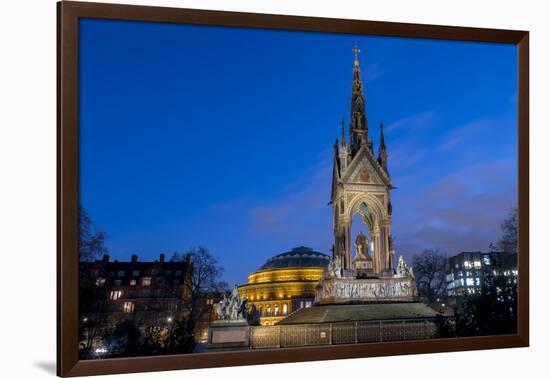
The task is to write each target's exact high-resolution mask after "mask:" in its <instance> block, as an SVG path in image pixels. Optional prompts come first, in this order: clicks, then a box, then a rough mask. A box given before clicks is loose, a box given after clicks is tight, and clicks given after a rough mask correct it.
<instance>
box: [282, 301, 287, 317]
mask: <svg viewBox="0 0 550 378" xmlns="http://www.w3.org/2000/svg"><path fill="white" fill-rule="evenodd" d="M287 312H288V305H287V304H286V303H285V304H284V305H283V315H286V313H287Z"/></svg>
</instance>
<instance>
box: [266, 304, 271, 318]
mask: <svg viewBox="0 0 550 378" xmlns="http://www.w3.org/2000/svg"><path fill="white" fill-rule="evenodd" d="M265 315H266V316H271V307H270V306H269V305H267V306H266V308H265Z"/></svg>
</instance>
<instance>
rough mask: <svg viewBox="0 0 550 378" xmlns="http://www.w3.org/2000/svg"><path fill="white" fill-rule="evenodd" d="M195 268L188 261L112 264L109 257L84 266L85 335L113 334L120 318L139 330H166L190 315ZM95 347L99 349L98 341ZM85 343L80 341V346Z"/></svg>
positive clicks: (134, 258) (82, 319)
mask: <svg viewBox="0 0 550 378" xmlns="http://www.w3.org/2000/svg"><path fill="white" fill-rule="evenodd" d="M192 270H193V269H192V265H191V263H190V261H189V260H186V261H166V260H165V255H164V254H160V258H159V259H158V260H156V261H138V257H137V256H136V255H132V258H131V260H130V261H117V260H115V261H110V259H109V256H108V255H105V256H103V259H101V260H96V261H93V262H81V263H80V328H81V331H82V334H83V336H84V339H89V337H88V335H87V333H90V332H93V333H97V334H99V335H101V334H103V333H106V334H109V332H110V330H112V329H114V327H116V326H117V324H118V323H119V322H120V321H122V320H132V321H133V322H134V323H135V324H136V325H138V327H157V328H159V329H166V328H167V327H169V326H170V324H171V323H172V322H174V321H175V320H178V319H183V318H185V317H186V316H187V309H186V306H185V303H186V301H187V300H188V298H189V295H190V294H189V288H190V280H191V276H192ZM92 340H94V345H92V346H94V347H95V346H96V345H95V344H97V345H101V342H102V341H101V340H102V337H97V338H95V339H92ZM85 344H86V341H85V340H81V343H80V346H81V347H86V346H87V347H90V345H85Z"/></svg>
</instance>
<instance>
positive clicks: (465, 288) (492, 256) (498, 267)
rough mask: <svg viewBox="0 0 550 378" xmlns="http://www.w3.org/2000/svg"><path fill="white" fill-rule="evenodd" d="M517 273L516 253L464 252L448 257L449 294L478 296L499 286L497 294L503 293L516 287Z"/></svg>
mask: <svg viewBox="0 0 550 378" xmlns="http://www.w3.org/2000/svg"><path fill="white" fill-rule="evenodd" d="M517 274H518V271H517V255H516V254H515V253H504V252H462V253H459V254H458V255H456V256H453V257H450V258H449V264H448V268H447V275H446V282H447V295H448V296H449V297H450V298H455V299H456V298H460V297H466V296H468V295H479V294H482V293H483V292H484V290H486V289H488V288H489V287H488V285H497V287H495V289H496V291H497V292H503V293H504V292H507V291H508V290H509V289H513V288H515V286H516V284H517ZM497 283H498V284H497Z"/></svg>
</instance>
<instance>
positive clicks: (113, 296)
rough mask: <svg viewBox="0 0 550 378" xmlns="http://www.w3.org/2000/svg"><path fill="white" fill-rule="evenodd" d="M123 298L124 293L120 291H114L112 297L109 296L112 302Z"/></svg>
mask: <svg viewBox="0 0 550 378" xmlns="http://www.w3.org/2000/svg"><path fill="white" fill-rule="evenodd" d="M121 296H122V291H120V290H113V291H111V295H110V296H109V297H110V298H111V299H112V300H117V299H118V298H120V297H121Z"/></svg>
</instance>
